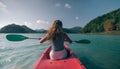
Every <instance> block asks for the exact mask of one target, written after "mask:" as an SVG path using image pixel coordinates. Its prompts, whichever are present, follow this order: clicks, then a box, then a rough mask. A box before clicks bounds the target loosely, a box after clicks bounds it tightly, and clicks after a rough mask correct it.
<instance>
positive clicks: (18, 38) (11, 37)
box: [6, 34, 28, 41]
mask: <svg viewBox="0 0 120 69" xmlns="http://www.w3.org/2000/svg"><path fill="white" fill-rule="evenodd" d="M6 38H7V40H9V41H23V40H25V39H28V37H25V36H22V35H14V34H11V35H7V36H6Z"/></svg>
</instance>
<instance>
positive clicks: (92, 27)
mask: <svg viewBox="0 0 120 69" xmlns="http://www.w3.org/2000/svg"><path fill="white" fill-rule="evenodd" d="M108 31H109V32H110V31H120V8H119V9H117V10H115V11H112V12H110V13H107V14H104V15H102V16H99V17H97V18H95V19H93V20H91V21H90V22H89V23H88V24H87V25H86V26H85V27H84V28H83V29H82V30H81V32H82V33H96V32H108Z"/></svg>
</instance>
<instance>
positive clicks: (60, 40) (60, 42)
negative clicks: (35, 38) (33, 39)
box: [40, 20, 72, 60]
mask: <svg viewBox="0 0 120 69" xmlns="http://www.w3.org/2000/svg"><path fill="white" fill-rule="evenodd" d="M62 29H63V28H62V22H61V21H60V20H55V21H54V23H53V24H52V25H51V27H50V28H49V30H48V32H47V34H46V35H45V36H44V37H43V38H42V39H40V43H43V42H45V41H46V40H50V41H51V43H52V45H51V46H52V49H51V51H50V54H49V55H50V59H51V60H57V59H64V58H66V57H67V51H66V50H65V48H64V41H68V42H69V43H72V40H71V39H70V38H69V37H68V36H67V34H65V33H64V32H63V30H62Z"/></svg>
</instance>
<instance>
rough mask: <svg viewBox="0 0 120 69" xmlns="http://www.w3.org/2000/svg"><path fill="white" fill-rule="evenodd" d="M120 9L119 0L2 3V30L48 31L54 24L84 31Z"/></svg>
mask: <svg viewBox="0 0 120 69" xmlns="http://www.w3.org/2000/svg"><path fill="white" fill-rule="evenodd" d="M118 8H120V0H0V28H2V27H3V26H5V25H8V24H13V23H14V24H18V25H26V26H28V27H30V28H32V29H48V28H49V27H50V25H51V24H52V23H53V21H54V20H61V21H62V22H63V27H65V28H72V27H75V26H80V27H84V26H85V25H86V24H87V23H89V21H91V20H92V19H94V18H96V17H98V16H102V15H103V14H106V13H109V12H111V11H113V10H116V9H118Z"/></svg>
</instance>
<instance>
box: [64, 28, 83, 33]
mask: <svg viewBox="0 0 120 69" xmlns="http://www.w3.org/2000/svg"><path fill="white" fill-rule="evenodd" d="M81 29H82V28H81V27H73V28H63V31H64V32H67V33H80V30H81Z"/></svg>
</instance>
